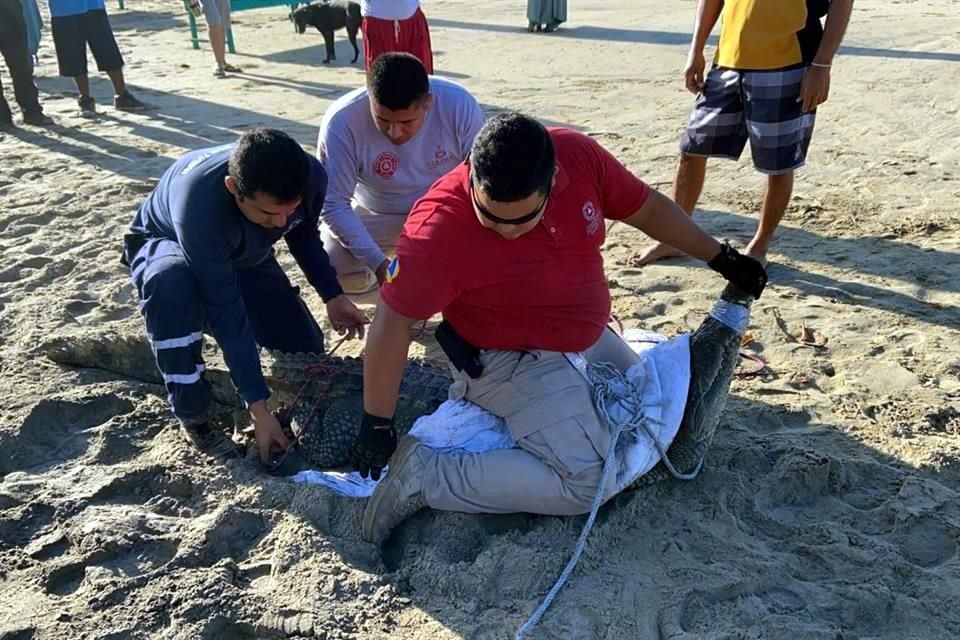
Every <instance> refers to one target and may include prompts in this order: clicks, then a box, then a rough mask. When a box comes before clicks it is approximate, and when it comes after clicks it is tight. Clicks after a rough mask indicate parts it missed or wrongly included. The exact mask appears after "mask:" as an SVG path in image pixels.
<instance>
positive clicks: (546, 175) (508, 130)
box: [470, 113, 556, 202]
mask: <svg viewBox="0 0 960 640" xmlns="http://www.w3.org/2000/svg"><path fill="white" fill-rule="evenodd" d="M555 164H556V163H555V155H554V151H553V141H552V140H550V134H549V133H547V129H546V128H545V127H544V126H543V125H542V124H540V123H539V122H537V121H536V120H534V119H533V118H531V117H529V116H525V115H523V114H520V113H504V114H500V115H498V116H494V117H493V118H491V119H489V120H487V123H486V124H485V125H484V126H483V128H482V129H481V130H480V133H478V134H477V137H476V138H475V139H474V141H473V147H472V149H471V150H470V169H471V171H472V173H473V181H474V184H475V185H476V186H477V187H479V188H480V189H481V190H482V191H483V192H484V193H485V194H486V195H487V197H488V198H490V199H491V200H493V201H495V202H516V201H518V200H523V199H524V198H529V197H530V196H532V195H533V194H534V193H536V192H539V193H546V192H547V188H548V187H549V186H550V181H551V180H553V174H554V172H555Z"/></svg>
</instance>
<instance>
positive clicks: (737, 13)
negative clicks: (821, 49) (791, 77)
mask: <svg viewBox="0 0 960 640" xmlns="http://www.w3.org/2000/svg"><path fill="white" fill-rule="evenodd" d="M808 2H809V0H725V2H724V4H723V12H722V13H721V16H722V19H723V26H722V28H721V30H720V45H719V46H718V47H717V57H716V63H717V65H718V66H721V67H728V68H731V69H750V70H769V69H782V68H784V67H790V66H794V65H799V64H801V63H803V62H810V59H812V57H813V54H814V53H816V47H817V46H819V41H820V36H821V35H822V31H821V28H820V21H819V19H818V18H817V17H816V16H811V15H810V12H809V11H808V7H807V4H808ZM818 4H826V3H824V2H822V0H821V2H819V3H818ZM818 13H819V11H818ZM824 13H825V11H824ZM811 48H812V51H811Z"/></svg>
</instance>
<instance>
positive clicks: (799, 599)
mask: <svg viewBox="0 0 960 640" xmlns="http://www.w3.org/2000/svg"><path fill="white" fill-rule="evenodd" d="M806 607H807V603H806V600H805V599H804V598H803V596H801V595H800V594H799V593H797V592H796V591H794V590H793V589H791V588H789V587H787V586H783V585H761V584H751V583H737V584H732V585H729V586H725V587H720V588H717V589H713V590H704V591H700V590H697V591H692V592H690V593H688V594H687V595H686V597H684V599H683V601H682V602H681V603H680V604H678V605H675V606H673V607H668V608H666V609H663V610H661V611H660V614H659V620H658V623H659V627H660V638H661V639H662V640H693V639H694V638H701V637H704V636H703V634H710V636H711V637H723V638H752V637H766V636H763V635H757V636H753V635H740V634H738V633H732V634H730V635H725V634H724V633H722V631H723V630H730V631H733V630H736V629H743V628H746V627H754V629H755V630H756V631H759V629H756V626H757V625H759V624H761V623H762V622H763V621H764V620H766V619H769V618H772V617H774V616H791V615H795V614H797V613H798V612H800V611H803V610H804V609H805V608H806ZM781 637H786V636H781Z"/></svg>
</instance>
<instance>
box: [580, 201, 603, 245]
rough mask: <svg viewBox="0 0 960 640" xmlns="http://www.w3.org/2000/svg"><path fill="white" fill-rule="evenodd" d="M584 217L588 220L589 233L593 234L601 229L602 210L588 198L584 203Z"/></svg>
mask: <svg viewBox="0 0 960 640" xmlns="http://www.w3.org/2000/svg"><path fill="white" fill-rule="evenodd" d="M581 211H582V212H583V219H584V220H586V221H587V234H588V235H591V236H592V235H593V234H595V233H596V232H597V230H598V229H600V212H599V211H597V207H596V206H595V205H594V204H593V202H591V201H590V200H587V201H586V202H584V203H583V209H581Z"/></svg>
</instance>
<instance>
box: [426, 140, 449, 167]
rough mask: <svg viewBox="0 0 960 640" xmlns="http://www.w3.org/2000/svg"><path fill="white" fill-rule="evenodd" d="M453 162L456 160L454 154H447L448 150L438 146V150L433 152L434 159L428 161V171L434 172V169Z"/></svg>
mask: <svg viewBox="0 0 960 640" xmlns="http://www.w3.org/2000/svg"><path fill="white" fill-rule="evenodd" d="M451 160H456V159H455V158H454V157H453V154H452V153H447V151H446V149H444V148H443V147H441V146H440V145H437V149H436V150H435V151H434V152H433V158H431V159H430V160H427V169H428V170H430V171H433V170H434V169H436V168H438V167H440V166H442V165H444V164H446V163H448V162H450V161H451Z"/></svg>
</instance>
